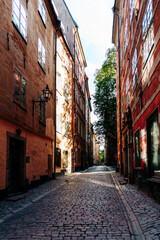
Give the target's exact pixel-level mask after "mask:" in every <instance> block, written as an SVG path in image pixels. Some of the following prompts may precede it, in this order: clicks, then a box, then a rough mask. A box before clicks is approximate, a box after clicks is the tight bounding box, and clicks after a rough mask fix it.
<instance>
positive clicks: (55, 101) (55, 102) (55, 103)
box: [53, 21, 61, 179]
mask: <svg viewBox="0 0 160 240" xmlns="http://www.w3.org/2000/svg"><path fill="white" fill-rule="evenodd" d="M60 27H61V21H59V23H58V28H57V29H56V34H55V55H54V61H55V68H54V74H55V81H54V173H53V178H54V179H56V125H57V124H56V115H57V99H56V85H57V36H58V31H59V30H60Z"/></svg>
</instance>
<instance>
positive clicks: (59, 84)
mask: <svg viewBox="0 0 160 240" xmlns="http://www.w3.org/2000/svg"><path fill="white" fill-rule="evenodd" d="M64 31H65V30H64V29H63V25H62V27H61V31H59V32H58V38H57V56H56V61H57V65H56V104H57V106H56V163H55V165H56V173H64V172H65V171H67V172H68V173H71V170H72V148H73V137H72V101H73V100H72V97H73V94H72V88H73V86H72V85H73V78H72V77H73V58H72V55H71V52H70V50H69V47H68V43H67V42H66V40H65V38H64V35H65V32H64Z"/></svg>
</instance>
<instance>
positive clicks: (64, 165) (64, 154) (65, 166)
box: [63, 151, 68, 168]
mask: <svg viewBox="0 0 160 240" xmlns="http://www.w3.org/2000/svg"><path fill="white" fill-rule="evenodd" d="M67 167H68V151H63V168H67Z"/></svg>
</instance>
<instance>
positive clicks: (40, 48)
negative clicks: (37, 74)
mask: <svg viewBox="0 0 160 240" xmlns="http://www.w3.org/2000/svg"><path fill="white" fill-rule="evenodd" d="M38 62H39V64H40V65H41V67H42V68H43V70H45V48H44V46H43V44H42V41H41V39H40V38H38Z"/></svg>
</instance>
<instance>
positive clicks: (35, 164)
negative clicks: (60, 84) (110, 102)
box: [0, 0, 55, 189]
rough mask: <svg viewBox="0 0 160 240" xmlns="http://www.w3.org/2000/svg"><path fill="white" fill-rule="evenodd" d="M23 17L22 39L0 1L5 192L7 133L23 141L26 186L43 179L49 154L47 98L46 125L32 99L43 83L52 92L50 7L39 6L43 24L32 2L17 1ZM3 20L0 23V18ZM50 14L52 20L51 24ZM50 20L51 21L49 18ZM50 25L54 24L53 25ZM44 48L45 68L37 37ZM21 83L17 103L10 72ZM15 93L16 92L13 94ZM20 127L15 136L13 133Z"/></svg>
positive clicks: (49, 106)
mask: <svg viewBox="0 0 160 240" xmlns="http://www.w3.org/2000/svg"><path fill="white" fill-rule="evenodd" d="M21 3H22V4H23V6H24V9H25V12H26V14H27V38H24V37H23V36H22V34H21V33H20V31H19V30H18V29H17V27H16V26H15V24H14V22H13V20H12V15H13V12H12V10H13V8H12V6H13V5H12V4H13V2H11V1H9V0H7V1H3V0H2V2H1V5H0V8H1V21H0V28H1V35H0V52H1V62H0V72H1V75H0V119H1V120H0V128H1V132H2V133H3V138H0V139H1V140H0V149H1V155H2V157H1V158H0V165H1V166H3V168H0V176H1V177H0V178H1V181H0V189H4V188H6V162H7V134H8V133H10V134H12V135H14V136H15V138H16V139H18V138H19V140H20V139H21V138H24V140H25V145H26V150H25V156H24V158H25V157H26V156H29V160H28V163H26V164H25V166H26V173H25V176H26V181H27V182H28V183H31V182H32V181H36V180H39V179H40V176H44V175H45V176H47V175H48V154H50V155H53V150H52V149H53V146H52V145H53V140H54V136H53V125H54V122H53V112H54V108H53V106H54V104H53V98H51V100H50V101H49V102H48V103H46V110H45V112H46V121H45V122H42V121H40V120H39V103H35V108H34V112H33V103H32V100H35V101H37V100H39V95H40V94H42V90H43V89H45V87H46V84H48V86H49V88H50V90H51V91H52V92H53V91H54V61H53V56H54V38H55V27H54V25H53V21H51V16H50V13H52V9H51V8H50V4H49V2H48V1H45V2H43V4H44V6H45V9H46V25H45V24H44V23H43V21H42V18H41V16H40V13H39V11H38V0H37V1H33V0H31V1H29V2H28V6H27V2H26V1H24V0H22V1H21ZM2 19H3V20H2ZM53 19H54V16H52V20H53ZM54 21H55V20H54ZM54 24H55V23H54ZM39 37H40V38H41V41H42V43H43V46H44V48H45V69H43V67H42V66H41V65H40V64H39V62H38V38H39ZM15 70H16V71H18V74H19V73H20V74H21V76H23V77H24V78H25V79H26V92H25V96H26V105H25V106H22V104H21V103H20V102H19V101H17V96H16V95H14V93H15V85H14V84H15V81H14V71H15ZM18 91H19V90H18ZM17 129H20V130H21V133H20V134H19V135H18V134H17V133H16V130H17Z"/></svg>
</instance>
